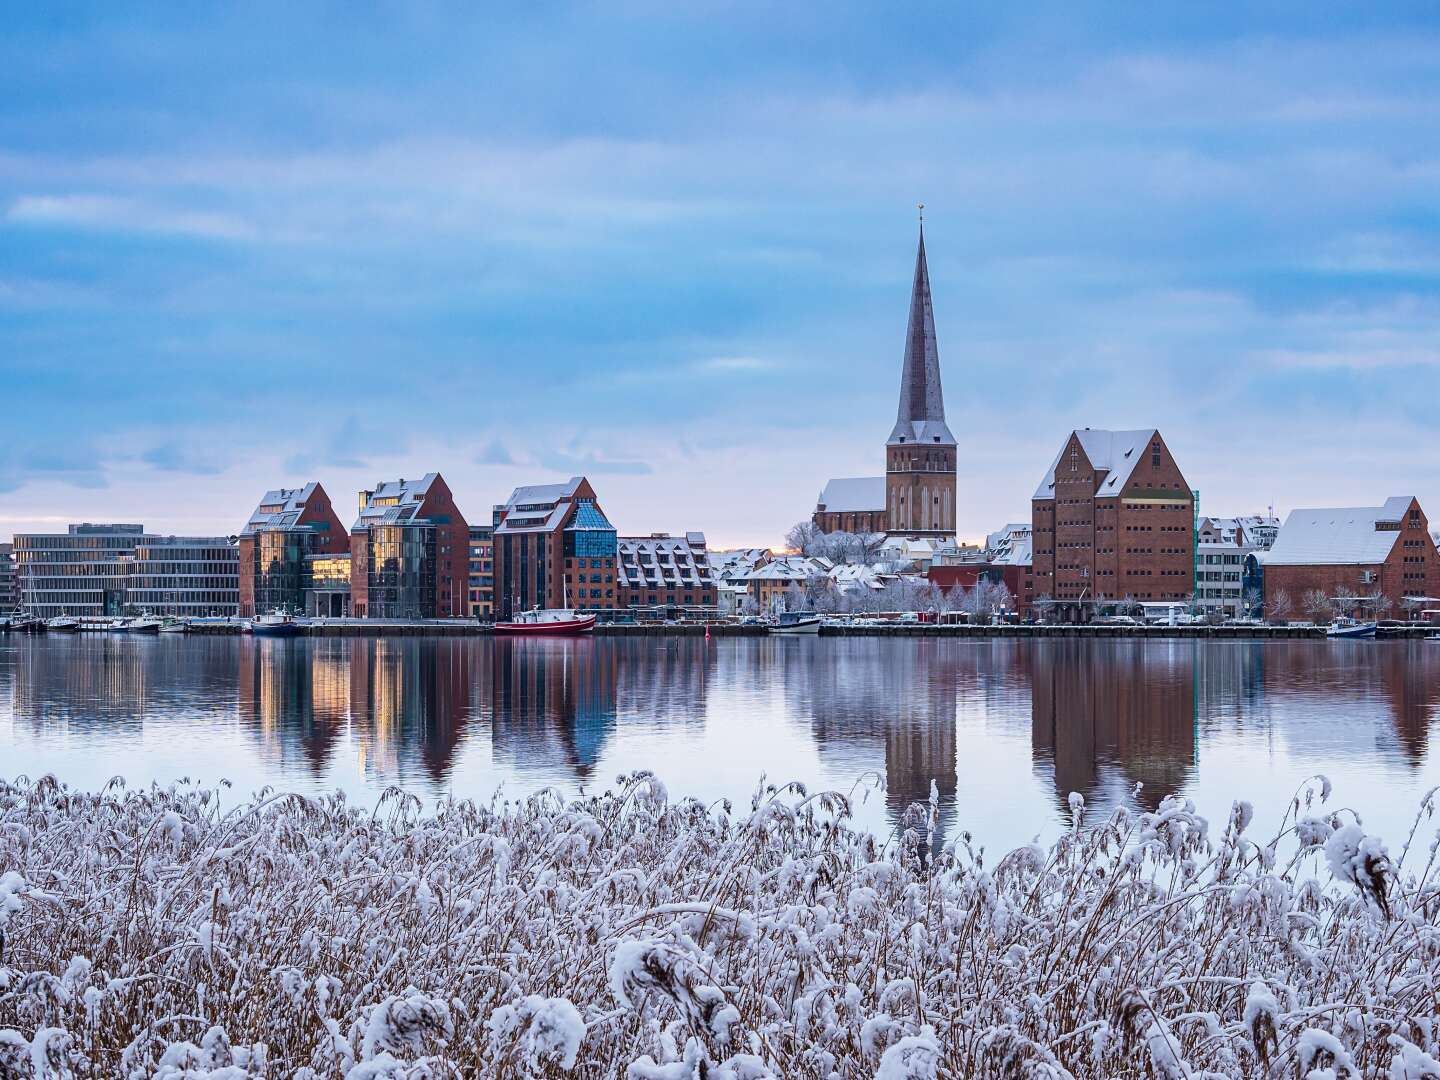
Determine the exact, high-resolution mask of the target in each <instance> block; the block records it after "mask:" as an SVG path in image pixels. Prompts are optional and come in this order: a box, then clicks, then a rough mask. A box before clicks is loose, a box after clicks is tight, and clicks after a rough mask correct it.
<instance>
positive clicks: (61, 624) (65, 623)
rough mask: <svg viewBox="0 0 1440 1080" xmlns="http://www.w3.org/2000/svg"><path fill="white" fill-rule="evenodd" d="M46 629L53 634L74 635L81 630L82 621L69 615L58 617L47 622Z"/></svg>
mask: <svg viewBox="0 0 1440 1080" xmlns="http://www.w3.org/2000/svg"><path fill="white" fill-rule="evenodd" d="M45 629H46V630H48V631H50V632H51V633H52V634H73V633H74V632H75V631H76V630H79V629H80V620H79V619H76V618H73V617H71V616H69V615H56V616H55V617H54V618H53V619H46V620H45Z"/></svg>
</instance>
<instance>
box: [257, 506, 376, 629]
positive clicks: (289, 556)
mask: <svg viewBox="0 0 1440 1080" xmlns="http://www.w3.org/2000/svg"><path fill="white" fill-rule="evenodd" d="M239 547H240V614H241V615H243V616H245V617H247V618H248V617H250V616H253V615H264V614H268V613H269V612H272V611H283V612H290V613H299V612H302V611H309V609H310V605H309V602H308V598H307V596H306V592H305V590H306V588H307V586H308V582H309V564H308V560H309V559H310V558H311V557H312V556H316V555H332V554H337V555H338V554H347V553H348V552H349V550H350V538H349V535H348V534H347V533H346V531H345V526H344V525H343V524H341V522H340V519H339V518H338V517H337V516H336V514H335V511H334V508H333V507H332V506H331V505H330V498H329V496H328V495H326V494H325V489H324V488H323V487H321V486H320V485H319V484H316V483H310V484H306V485H305V486H304V487H298V488H274V489H272V490H270V491H267V492H265V494H264V496H263V497H262V498H261V499H260V504H259V505H258V506H257V507H256V508H255V512H254V513H253V514H251V515H250V520H249V521H247V522H246V523H245V527H244V528H243V529H242V530H241V531H240V544H239ZM346 608H347V611H346V613H347V614H348V602H347V604H346Z"/></svg>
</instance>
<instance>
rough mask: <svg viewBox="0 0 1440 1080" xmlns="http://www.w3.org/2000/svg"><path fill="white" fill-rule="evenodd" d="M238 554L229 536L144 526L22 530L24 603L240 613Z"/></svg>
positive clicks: (69, 609) (81, 611)
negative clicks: (158, 532)
mask: <svg viewBox="0 0 1440 1080" xmlns="http://www.w3.org/2000/svg"><path fill="white" fill-rule="evenodd" d="M238 567H239V562H238V554H237V552H236V550H235V547H234V545H233V544H232V543H231V541H230V540H229V539H228V538H227V537H223V536H189V537H186V536H152V535H149V534H147V533H146V532H145V527H144V526H143V525H129V524H116V525H95V524H90V523H88V522H86V523H84V524H79V525H71V526H70V528H69V530H68V531H67V532H64V533H21V534H17V535H16V537H15V571H16V581H17V584H18V586H19V593H20V605H21V606H22V607H24V608H25V610H27V611H29V612H31V613H33V614H35V615H38V616H40V617H41V618H47V619H48V618H51V617H53V616H56V615H75V616H81V617H84V616H90V617H102V616H107V615H108V616H114V615H135V614H139V613H141V612H149V613H150V614H153V615H174V616H196V615H234V614H235V613H236V607H237V603H238V597H239V573H238Z"/></svg>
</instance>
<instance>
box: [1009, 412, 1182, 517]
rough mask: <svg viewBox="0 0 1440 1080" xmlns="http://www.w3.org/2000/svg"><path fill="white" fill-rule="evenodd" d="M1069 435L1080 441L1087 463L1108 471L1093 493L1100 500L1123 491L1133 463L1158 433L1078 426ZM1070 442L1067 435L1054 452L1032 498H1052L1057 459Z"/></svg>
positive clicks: (1145, 430) (1153, 430)
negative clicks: (1053, 457)
mask: <svg viewBox="0 0 1440 1080" xmlns="http://www.w3.org/2000/svg"><path fill="white" fill-rule="evenodd" d="M1070 434H1071V435H1073V436H1075V437H1076V438H1078V439H1079V440H1080V449H1082V450H1084V451H1085V456H1086V457H1087V458H1089V459H1090V464H1091V465H1093V466H1094V467H1095V471H1096V472H1099V471H1101V470H1105V471H1107V472H1108V473H1109V475H1108V476H1106V477H1105V479H1104V480H1103V481H1102V482H1101V484H1100V487H1099V489H1098V490H1097V491H1096V492H1095V497H1096V498H1097V499H1103V498H1106V497H1107V496H1111V495H1119V494H1120V492H1122V491H1124V490H1125V485H1126V484H1128V483H1129V482H1130V474H1131V473H1133V472H1134V471H1135V466H1136V465H1137V464H1138V463H1139V461H1140V458H1141V457H1142V456H1143V455H1144V453H1145V451H1146V449H1147V448H1148V447H1149V445H1150V440H1151V439H1153V438H1154V437H1155V436H1156V435H1158V434H1159V432H1158V431H1156V430H1155V429H1154V428H1135V429H1134V430H1131V431H1106V430H1104V429H1103V428H1081V429H1079V430H1076V431H1072V432H1071V433H1070ZM1069 445H1070V438H1069V436H1067V437H1066V439H1065V442H1064V444H1062V445H1061V447H1060V451H1059V453H1057V454H1056V455H1055V460H1054V461H1052V462H1051V463H1050V470H1049V471H1048V472H1047V473H1046V474H1045V478H1044V479H1043V480H1041V481H1040V486H1039V487H1037V488H1036V489H1035V494H1034V495H1032V496H1030V497H1031V498H1032V499H1053V498H1054V497H1055V470H1056V469H1057V468H1058V467H1059V465H1060V459H1061V457H1063V456H1064V454H1065V447H1066V446H1069Z"/></svg>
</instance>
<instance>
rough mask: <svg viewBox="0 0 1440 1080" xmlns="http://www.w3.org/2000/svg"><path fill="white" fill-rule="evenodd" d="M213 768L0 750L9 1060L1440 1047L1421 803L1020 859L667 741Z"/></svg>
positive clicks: (4, 1068) (1127, 835)
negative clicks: (425, 772)
mask: <svg viewBox="0 0 1440 1080" xmlns="http://www.w3.org/2000/svg"><path fill="white" fill-rule="evenodd" d="M1314 786H1315V787H1316V788H1317V789H1318V787H1319V785H1318V782H1317V783H1315V785H1314ZM222 796H224V801H225V802H226V803H228V801H229V800H230V798H231V796H230V795H229V794H228V792H223V791H212V790H206V789H199V788H195V787H193V786H190V785H177V786H175V787H172V788H158V787H157V788H151V789H150V790H148V791H129V790H123V789H118V788H117V789H111V790H109V791H107V792H101V793H93V794H92V793H85V792H75V791H70V790H68V789H65V788H63V787H62V786H60V785H58V784H56V783H55V782H54V781H53V780H52V779H50V778H45V779H44V780H42V781H39V782H31V781H28V780H20V781H15V782H6V781H3V780H0V867H3V868H4V869H3V871H0V897H3V898H4V899H3V901H0V914H3V918H4V923H3V934H4V938H3V942H0V1076H3V1077H6V1078H7V1080H8V1078H9V1077H12V1076H13V1077H16V1078H20V1080H34V1078H36V1077H37V1076H44V1077H47V1078H52V1077H64V1076H73V1077H75V1078H76V1080H98V1078H101V1077H104V1078H107V1080H108V1078H110V1077H123V1078H125V1080H132V1078H135V1080H139V1078H152V1077H162V1078H164V1080H181V1078H186V1080H202V1078H203V1080H231V1078H238V1077H241V1076H262V1075H263V1076H286V1077H295V1078H297V1080H321V1078H324V1080H341V1078H345V1080H381V1078H386V1080H399V1078H404V1080H419V1078H421V1077H450V1076H504V1077H510V1078H514V1080H538V1078H540V1077H556V1076H561V1075H565V1076H573V1077H576V1078H577V1080H591V1078H596V1080H598V1078H601V1077H604V1078H610V1077H621V1076H626V1077H631V1078H633V1080H695V1078H696V1077H697V1076H703V1077H706V1078H708V1080H779V1078H780V1077H785V1078H786V1080H874V1078H879V1080H922V1078H940V1077H961V1076H963V1077H966V1078H967V1080H997V1078H1000V1077H1011V1076H1030V1077H1032V1078H1035V1080H1066V1078H1077V1077H1091V1076H1129V1075H1138V1074H1140V1073H1141V1072H1143V1073H1144V1074H1146V1075H1153V1076H1157V1077H1170V1078H1178V1077H1186V1078H1191V1080H1205V1078H1209V1077H1219V1076H1261V1075H1273V1076H1279V1075H1286V1076H1297V1075H1298V1076H1299V1077H1302V1078H1307V1080H1320V1078H1322V1077H1331V1078H1338V1077H1347V1076H1351V1077H1354V1076H1362V1075H1363V1076H1376V1077H1389V1078H1390V1080H1437V1078H1436V1070H1435V1060H1436V1057H1437V1055H1440V1023H1437V1021H1436V1019H1435V1017H1434V1000H1435V997H1436V994H1437V992H1440V986H1437V982H1440V978H1437V975H1436V972H1437V971H1440V883H1437V879H1440V872H1437V867H1436V865H1435V863H1436V861H1437V860H1440V834H1435V835H1433V836H1432V835H1429V834H1426V835H1418V831H1419V830H1421V829H1427V830H1433V829H1434V822H1433V820H1432V819H1431V818H1429V817H1428V816H1427V814H1428V810H1429V808H1430V806H1431V804H1430V803H1426V804H1424V805H1422V807H1421V814H1420V815H1419V816H1418V817H1417V821H1416V830H1417V834H1412V838H1413V839H1414V840H1415V843H1413V844H1411V843H1409V842H1408V841H1407V843H1406V845H1405V850H1403V851H1402V852H1401V853H1400V854H1399V856H1398V857H1396V858H1394V859H1392V858H1391V857H1390V855H1389V854H1388V852H1387V850H1386V847H1385V845H1384V844H1383V843H1382V842H1381V840H1380V839H1379V838H1378V837H1375V836H1373V835H1369V834H1367V833H1366V832H1365V831H1364V828H1363V827H1362V826H1361V825H1360V824H1359V823H1358V822H1359V818H1358V816H1356V815H1355V814H1353V813H1352V812H1351V811H1349V810H1345V811H1340V812H1337V813H1335V814H1332V815H1330V816H1328V817H1315V818H1311V817H1306V816H1304V815H1305V813H1306V812H1307V808H1308V807H1309V806H1310V805H1311V802H1312V799H1311V797H1310V794H1309V793H1308V792H1304V791H1302V792H1301V793H1300V795H1298V796H1297V798H1296V799H1295V800H1294V802H1293V804H1292V805H1291V808H1290V809H1289V810H1288V811H1287V812H1286V814H1285V816H1284V818H1283V820H1282V821H1281V822H1280V823H1279V827H1278V828H1277V829H1267V830H1265V831H1264V832H1263V833H1262V834H1261V835H1263V837H1264V838H1265V839H1262V840H1259V841H1252V840H1251V839H1249V838H1248V836H1249V833H1250V831H1252V830H1255V831H1258V829H1259V826H1258V823H1252V822H1251V821H1250V818H1251V816H1252V813H1253V811H1252V810H1251V804H1249V803H1248V802H1246V801H1244V800H1240V801H1237V802H1236V804H1235V806H1234V808H1233V810H1232V812H1231V814H1230V815H1229V817H1228V818H1227V820H1226V821H1225V822H1224V823H1221V824H1218V825H1217V827H1216V828H1215V829H1213V830H1212V828H1211V827H1210V825H1209V824H1208V823H1207V822H1206V820H1205V819H1204V818H1203V817H1201V816H1200V815H1199V814H1198V813H1197V812H1196V810H1195V807H1194V806H1193V805H1191V803H1190V802H1189V801H1188V800H1186V799H1185V798H1183V797H1173V796H1172V797H1168V798H1166V799H1164V800H1162V802H1161V803H1160V805H1159V807H1158V808H1157V809H1156V810H1155V811H1154V812H1143V811H1138V810H1132V809H1129V808H1127V807H1121V808H1119V809H1117V810H1115V811H1113V812H1112V813H1111V814H1109V815H1108V817H1105V818H1103V819H1101V820H1099V821H1097V822H1095V823H1089V822H1087V823H1085V824H1083V825H1079V824H1077V825H1076V827H1074V828H1072V829H1069V830H1066V831H1065V833H1063V834H1062V836H1061V837H1060V838H1059V839H1058V840H1057V841H1056V842H1055V843H1054V844H1053V845H1051V846H1050V847H1049V848H1048V849H1041V848H1040V847H1039V846H1038V845H1027V846H1025V847H1023V848H1020V849H1017V850H1016V851H1014V852H1010V853H1009V854H1005V855H1003V856H1002V857H1000V858H998V859H997V858H993V857H992V856H991V855H990V853H988V852H986V851H985V850H984V849H983V848H982V847H981V846H980V838H972V837H970V836H968V835H964V836H962V837H961V838H960V839H958V840H957V841H956V842H955V843H953V844H950V845H948V846H946V847H944V848H943V849H932V848H931V847H930V845H929V844H928V843H913V842H912V840H914V839H916V838H918V839H920V840H924V839H925V837H926V836H927V834H928V830H929V828H930V827H931V825H932V820H931V819H932V816H933V813H934V809H935V807H934V806H933V805H931V804H930V803H918V804H916V805H915V806H913V807H911V808H910V809H909V810H907V811H906V813H905V815H904V817H905V820H907V821H909V822H910V823H911V825H910V827H909V828H907V829H905V830H898V831H897V835H895V836H892V837H889V838H886V837H877V836H874V835H872V834H869V833H866V832H863V831H859V830H856V829H855V828H853V827H852V825H851V823H850V819H849V812H850V809H849V806H850V804H849V800H848V798H847V797H846V796H844V795H841V794H838V793H833V792H806V791H804V790H803V789H802V788H801V787H800V786H799V785H772V784H764V783H762V784H761V785H759V786H758V787H757V789H756V792H755V796H754V798H753V800H752V802H751V803H750V805H748V806H744V807H741V808H739V809H738V811H737V810H736V809H734V808H732V807H730V806H728V805H723V804H717V805H714V806H708V805H704V804H701V803H699V802H697V801H695V800H692V799H688V798H683V797H679V798H676V797H672V795H671V793H669V792H667V791H665V790H664V789H663V787H662V786H660V785H659V784H658V782H656V781H655V778H654V777H653V775H652V774H650V773H648V772H636V773H631V774H628V775H626V776H622V777H620V778H619V779H618V780H617V781H616V785H615V788H614V790H613V791H610V792H605V793H603V794H597V795H592V796H588V797H586V798H583V799H578V800H575V801H573V802H570V803H566V802H565V801H564V800H563V799H562V798H560V797H559V796H558V795H556V794H555V793H554V792H547V793H544V794H541V795H537V796H534V797H530V798H526V799H522V800H519V801H513V802H504V801H501V800H500V799H498V798H497V799H496V800H494V801H492V802H491V803H490V804H488V805H476V804H473V803H468V802H461V801H458V800H442V801H441V802H440V803H439V804H438V805H437V807H436V808H435V810H434V811H431V812H422V811H421V810H419V809H418V808H417V807H416V806H415V805H414V804H413V803H412V802H410V801H408V800H405V799H402V798H395V797H389V796H387V797H385V798H382V799H381V800H380V803H379V804H378V805H377V806H375V807H373V808H370V807H355V806H351V805H349V804H348V803H347V801H346V800H345V798H344V797H343V796H340V795H335V796H331V797H328V798H320V799H315V798H301V797H297V796H292V795H286V794H275V793H270V792H265V793H262V794H261V795H259V796H257V797H255V798H253V799H251V800H248V801H242V802H240V803H239V804H238V805H234V806H229V805H222ZM1072 810H1073V811H1074V814H1075V816H1076V817H1079V816H1080V815H1081V812H1082V811H1083V805H1082V804H1081V803H1080V802H1079V801H1078V800H1077V801H1076V802H1075V803H1074V804H1073V805H1072ZM1427 822H1428V824H1427ZM1272 837H1278V838H1279V839H1271V838H1272ZM1407 855H1408V857H1409V862H1407ZM1427 859H1428V860H1429V861H1428V862H1427ZM36 883H39V884H40V885H43V889H41V888H37V887H36ZM1297 1066H1298V1069H1297Z"/></svg>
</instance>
